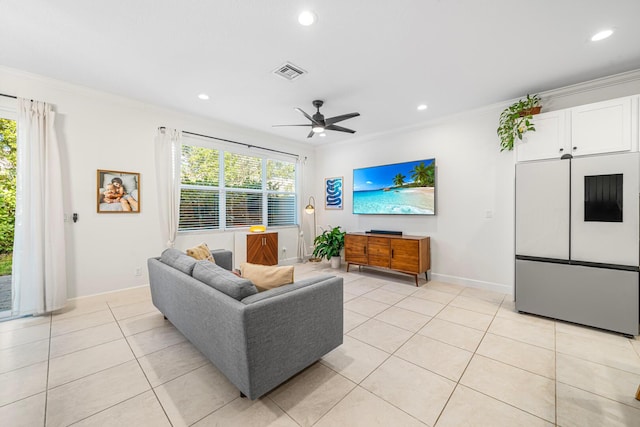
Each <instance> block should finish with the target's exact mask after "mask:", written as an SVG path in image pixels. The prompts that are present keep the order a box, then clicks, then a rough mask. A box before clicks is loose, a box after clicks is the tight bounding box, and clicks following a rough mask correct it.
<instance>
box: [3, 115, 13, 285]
mask: <svg viewBox="0 0 640 427" xmlns="http://www.w3.org/2000/svg"><path fill="white" fill-rule="evenodd" d="M16 162H17V151H16V122H15V121H13V120H8V119H2V118H0V255H3V256H1V258H2V259H3V260H5V259H6V258H7V256H8V255H9V254H11V253H12V252H13V230H14V226H15V214H16ZM10 273H11V270H10V264H9V273H4V274H10ZM0 274H2V273H0Z"/></svg>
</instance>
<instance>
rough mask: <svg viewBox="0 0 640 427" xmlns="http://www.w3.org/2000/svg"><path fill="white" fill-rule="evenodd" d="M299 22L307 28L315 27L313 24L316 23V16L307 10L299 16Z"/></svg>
mask: <svg viewBox="0 0 640 427" xmlns="http://www.w3.org/2000/svg"><path fill="white" fill-rule="evenodd" d="M298 22H299V23H300V25H304V26H305V27H308V26H309V25H313V23H314V22H316V14H315V13H313V12H311V11H308V10H305V11H304V12H302V13H301V14H300V15H298Z"/></svg>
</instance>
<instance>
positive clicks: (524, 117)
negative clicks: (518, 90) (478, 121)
mask: <svg viewBox="0 0 640 427" xmlns="http://www.w3.org/2000/svg"><path fill="white" fill-rule="evenodd" d="M541 108H542V107H541V106H540V96H539V95H528V94H527V97H526V98H524V99H521V100H519V101H518V102H516V103H514V104H512V105H510V106H509V107H507V108H506V109H505V110H504V111H503V112H502V114H500V123H499V126H498V136H499V137H500V151H504V150H508V151H511V150H513V144H514V142H515V139H516V138H518V139H519V140H522V135H523V134H524V133H525V132H529V131H535V130H536V128H535V126H534V125H533V122H532V121H531V119H532V118H533V115H534V114H539V113H540V109H541Z"/></svg>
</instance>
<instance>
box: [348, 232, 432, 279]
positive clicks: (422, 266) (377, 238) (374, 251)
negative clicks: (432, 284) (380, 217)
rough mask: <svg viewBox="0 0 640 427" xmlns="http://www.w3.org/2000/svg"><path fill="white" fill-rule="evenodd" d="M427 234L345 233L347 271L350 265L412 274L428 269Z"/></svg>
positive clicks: (425, 271)
mask: <svg viewBox="0 0 640 427" xmlns="http://www.w3.org/2000/svg"><path fill="white" fill-rule="evenodd" d="M429 244H430V240H429V237H424V236H397V235H387V234H368V233H347V235H346V236H345V239H344V253H345V260H346V262H347V271H349V267H350V265H351V264H354V265H358V266H367V267H378V268H387V269H390V270H394V271H398V272H401V273H407V274H411V275H412V276H414V277H415V280H416V286H418V274H422V273H425V279H427V274H426V273H427V271H428V270H430V269H431V253H430V247H429Z"/></svg>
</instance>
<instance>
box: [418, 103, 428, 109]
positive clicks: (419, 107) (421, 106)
mask: <svg viewBox="0 0 640 427" xmlns="http://www.w3.org/2000/svg"><path fill="white" fill-rule="evenodd" d="M426 109H427V104H420V105H418V111H424V110H426Z"/></svg>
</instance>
